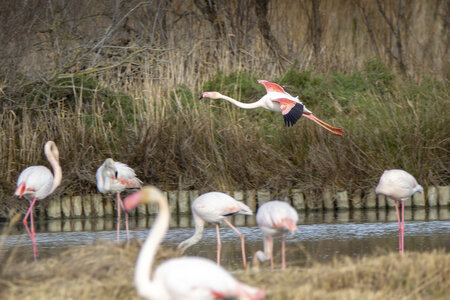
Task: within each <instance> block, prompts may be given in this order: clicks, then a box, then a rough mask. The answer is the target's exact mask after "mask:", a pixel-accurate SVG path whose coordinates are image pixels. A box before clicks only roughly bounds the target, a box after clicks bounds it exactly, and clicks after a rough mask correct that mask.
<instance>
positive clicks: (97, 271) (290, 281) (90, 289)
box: [0, 243, 450, 300]
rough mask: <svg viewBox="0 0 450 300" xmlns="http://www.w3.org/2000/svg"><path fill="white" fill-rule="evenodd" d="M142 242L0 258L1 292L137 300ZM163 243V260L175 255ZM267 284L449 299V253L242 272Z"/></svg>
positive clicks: (301, 291) (305, 293) (273, 292)
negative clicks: (25, 257)
mask: <svg viewBox="0 0 450 300" xmlns="http://www.w3.org/2000/svg"><path fill="white" fill-rule="evenodd" d="M139 246H140V244H139V243H132V244H131V245H126V246H124V245H117V244H113V243H108V244H100V245H94V246H87V247H82V248H73V249H70V250H67V251H65V252H63V253H61V254H60V255H58V256H57V257H54V258H49V259H44V260H42V261H38V262H32V261H28V262H14V263H12V262H10V263H8V264H5V263H4V262H2V264H1V268H0V275H1V276H0V277H1V279H0V297H1V298H2V299H12V300H14V299H137V296H136V293H135V291H134V287H133V269H134V263H135V259H136V256H137V253H138V250H139ZM174 255H175V253H174V252H173V251H167V249H164V250H160V251H159V253H158V256H157V264H159V263H160V262H162V261H163V260H164V259H167V258H170V257H173V256H174ZM234 276H235V277H236V278H238V279H239V280H242V281H244V282H246V283H248V284H250V285H254V286H258V287H261V288H263V289H265V291H266V293H267V298H266V299H390V298H393V297H396V298H399V299H444V298H445V296H446V295H448V293H449V292H450V289H449V288H450V254H449V253H445V252H442V251H433V252H430V253H416V252H412V253H408V252H407V253H405V255H404V256H403V257H399V255H398V254H397V253H390V254H383V255H379V256H374V257H365V258H361V259H350V258H345V257H341V258H339V259H335V260H334V261H333V262H332V263H321V264H318V263H317V264H315V263H310V266H308V267H304V268H300V267H289V268H288V269H287V270H286V272H283V273H282V272H275V273H270V272H267V270H265V269H264V270H261V271H255V270H248V271H245V272H239V271H238V272H236V273H235V274H234Z"/></svg>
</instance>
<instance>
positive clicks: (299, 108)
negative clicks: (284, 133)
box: [283, 103, 303, 127]
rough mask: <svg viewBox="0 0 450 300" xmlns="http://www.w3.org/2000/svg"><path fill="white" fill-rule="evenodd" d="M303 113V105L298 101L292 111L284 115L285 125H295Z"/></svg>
mask: <svg viewBox="0 0 450 300" xmlns="http://www.w3.org/2000/svg"><path fill="white" fill-rule="evenodd" d="M302 115H303V105H301V104H300V103H296V104H295V105H294V107H293V108H292V109H291V111H290V112H289V113H288V114H286V115H284V116H283V117H284V125H285V126H287V127H290V126H294V124H295V123H297V121H298V120H299V119H300V118H301V117H302Z"/></svg>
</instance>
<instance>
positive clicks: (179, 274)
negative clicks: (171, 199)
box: [124, 186, 265, 300]
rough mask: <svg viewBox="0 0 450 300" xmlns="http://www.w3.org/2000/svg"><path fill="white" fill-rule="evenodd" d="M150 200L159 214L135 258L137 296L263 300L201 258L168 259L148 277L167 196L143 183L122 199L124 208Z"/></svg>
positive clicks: (167, 216)
mask: <svg viewBox="0 0 450 300" xmlns="http://www.w3.org/2000/svg"><path fill="white" fill-rule="evenodd" d="M150 202H156V203H157V204H158V205H159V214H158V217H157V218H156V220H155V222H154V223H153V226H152V230H151V231H150V234H149V235H148V237H147V239H146V240H145V242H144V244H143V245H142V248H141V251H140V252H139V255H138V258H137V261H136V267H135V270H134V285H135V287H136V290H137V293H138V294H139V296H141V297H142V298H145V299H157V300H165V299H170V300H177V299H180V300H181V299H183V300H189V299H199V300H201V299H205V300H206V299H217V298H233V299H262V298H263V297H264V296H265V294H264V292H263V291H261V290H258V289H256V288H254V287H250V286H248V285H246V284H244V283H241V282H239V281H237V280H236V279H234V278H233V277H232V276H231V275H230V274H229V273H228V272H227V271H226V270H225V269H223V268H222V267H220V266H217V265H216V264H214V263H213V262H212V261H210V260H209V259H206V258H202V257H182V258H172V259H169V260H167V261H165V262H164V263H162V264H161V265H159V266H158V268H157V269H156V271H155V272H154V274H153V276H151V270H152V266H153V261H154V258H155V254H156V251H157V249H158V246H159V244H160V243H161V240H162V239H163V236H164V234H165V233H166V232H167V229H168V227H169V220H170V212H169V205H168V202H167V198H166V197H165V196H164V194H163V193H162V192H161V191H160V190H159V189H157V188H155V187H152V186H146V187H144V188H142V190H141V191H139V192H136V193H134V194H132V195H130V196H128V197H126V198H125V200H124V206H125V209H126V210H130V209H132V208H134V207H136V206H137V205H138V204H139V203H144V204H147V203H150ZM150 278H152V279H151V280H150Z"/></svg>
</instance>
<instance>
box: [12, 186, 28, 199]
mask: <svg viewBox="0 0 450 300" xmlns="http://www.w3.org/2000/svg"><path fill="white" fill-rule="evenodd" d="M25 189H26V187H25V184H24V183H21V184H19V186H18V187H17V188H16V190H15V192H14V195H16V196H19V198H22V196H23V194H24V193H25Z"/></svg>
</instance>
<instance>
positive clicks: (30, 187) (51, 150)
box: [14, 141, 62, 259]
mask: <svg viewBox="0 0 450 300" xmlns="http://www.w3.org/2000/svg"><path fill="white" fill-rule="evenodd" d="M44 153H45V156H46V157H47V160H48V162H49V163H50V165H51V166H52V169H53V173H52V172H51V171H50V170H49V169H48V168H47V167H44V166H31V167H28V168H26V169H25V170H23V171H22V172H21V173H20V175H19V178H18V179H17V187H16V190H15V192H14V195H16V196H19V198H20V197H25V198H26V199H27V200H28V201H29V202H30V207H29V208H28V211H27V213H26V214H25V217H24V218H23V221H22V222H23V224H24V225H25V228H26V230H27V232H28V235H29V236H30V238H31V241H32V243H33V255H34V258H35V259H36V258H37V247H36V240H35V235H36V233H35V231H34V219H33V207H34V204H35V202H36V200H42V199H45V198H46V197H48V196H49V195H50V194H51V193H53V191H54V190H55V189H56V188H57V187H58V186H59V185H60V183H61V180H62V170H61V166H60V165H59V151H58V148H57V147H56V144H55V143H54V142H53V141H48V142H47V143H45V145H44ZM28 216H30V221H31V231H30V230H29V228H28V224H27V220H28Z"/></svg>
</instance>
